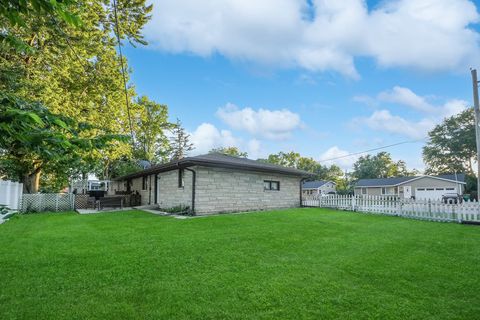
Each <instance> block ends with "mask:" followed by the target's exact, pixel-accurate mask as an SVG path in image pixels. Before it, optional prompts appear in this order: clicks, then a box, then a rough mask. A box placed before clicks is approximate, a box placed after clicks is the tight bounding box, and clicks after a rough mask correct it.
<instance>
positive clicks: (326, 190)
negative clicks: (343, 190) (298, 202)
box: [302, 180, 337, 196]
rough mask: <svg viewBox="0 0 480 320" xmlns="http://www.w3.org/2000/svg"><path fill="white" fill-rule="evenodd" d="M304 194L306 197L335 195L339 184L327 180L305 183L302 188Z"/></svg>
mask: <svg viewBox="0 0 480 320" xmlns="http://www.w3.org/2000/svg"><path fill="white" fill-rule="evenodd" d="M302 193H303V195H304V196H312V195H322V194H335V193H337V184H336V183H335V182H333V181H325V180H315V181H305V182H304V183H303V186H302Z"/></svg>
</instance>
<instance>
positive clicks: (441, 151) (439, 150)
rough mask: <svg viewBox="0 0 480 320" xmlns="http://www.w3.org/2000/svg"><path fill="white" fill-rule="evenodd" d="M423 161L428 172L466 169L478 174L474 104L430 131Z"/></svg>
mask: <svg viewBox="0 0 480 320" xmlns="http://www.w3.org/2000/svg"><path fill="white" fill-rule="evenodd" d="M428 136H429V138H430V139H429V141H428V142H427V144H426V145H425V147H423V161H424V162H425V164H426V165H427V169H426V170H425V172H426V173H428V174H444V173H454V172H464V173H467V174H469V175H471V176H473V175H475V173H474V170H473V166H474V163H475V158H476V151H477V149H476V144H475V113H474V110H473V108H469V109H466V110H464V111H462V112H460V113H459V114H456V115H454V116H451V117H450V118H447V119H445V120H444V121H443V122H442V123H441V124H439V125H437V126H436V127H435V128H433V130H431V131H430V132H429V133H428Z"/></svg>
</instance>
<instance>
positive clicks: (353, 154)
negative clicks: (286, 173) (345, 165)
mask: <svg viewBox="0 0 480 320" xmlns="http://www.w3.org/2000/svg"><path fill="white" fill-rule="evenodd" d="M427 138H428V137H424V138H421V139H416V140H407V141H402V142H397V143H393V144H389V145H386V146H381V147H377V148H373V149H368V150H365V151H359V152H354V153H349V154H346V155H343V156H338V157H335V158H330V159H323V160H320V161H318V162H326V161H333V160H338V159H342V158H348V157H351V156H356V155H359V154H362V153H367V152H372V151H377V150H381V149H386V148H390V147H394V146H399V145H401V144H406V143H415V142H419V141H423V140H425V139H427Z"/></svg>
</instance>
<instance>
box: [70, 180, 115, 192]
mask: <svg viewBox="0 0 480 320" xmlns="http://www.w3.org/2000/svg"><path fill="white" fill-rule="evenodd" d="M70 189H71V190H72V192H74V193H77V194H85V193H88V192H89V191H107V192H108V191H110V180H97V179H88V180H78V181H74V182H72V185H71V186H70Z"/></svg>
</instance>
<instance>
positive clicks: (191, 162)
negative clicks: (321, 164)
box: [114, 153, 311, 180]
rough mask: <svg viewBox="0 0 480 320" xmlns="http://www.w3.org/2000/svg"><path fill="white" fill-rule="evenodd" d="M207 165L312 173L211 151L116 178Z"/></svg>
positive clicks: (275, 171)
mask: <svg viewBox="0 0 480 320" xmlns="http://www.w3.org/2000/svg"><path fill="white" fill-rule="evenodd" d="M196 165H198V166H205V167H220V168H229V169H240V170H247V171H259V172H271V173H281V174H286V175H294V176H300V177H307V176H310V175H311V174H310V173H309V172H306V171H303V170H298V169H295V168H288V167H283V166H279V165H275V164H271V163H263V162H260V161H257V160H251V159H247V158H240V157H234V156H229V155H225V154H221V153H209V154H204V155H199V156H194V157H187V158H183V159H180V160H178V161H172V162H169V163H166V164H161V165H156V166H152V167H151V168H148V169H146V170H142V171H139V172H135V173H132V174H129V175H125V176H122V177H118V178H115V179H114V180H125V179H131V178H137V177H141V176H145V175H150V174H155V173H159V172H165V171H170V170H175V169H178V168H187V167H191V166H196Z"/></svg>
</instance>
